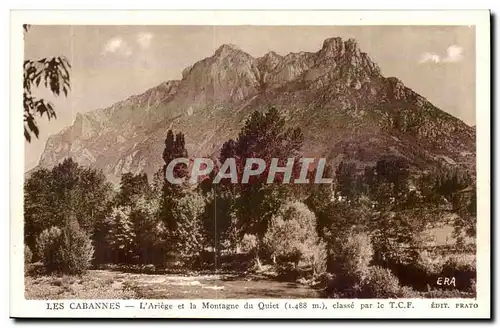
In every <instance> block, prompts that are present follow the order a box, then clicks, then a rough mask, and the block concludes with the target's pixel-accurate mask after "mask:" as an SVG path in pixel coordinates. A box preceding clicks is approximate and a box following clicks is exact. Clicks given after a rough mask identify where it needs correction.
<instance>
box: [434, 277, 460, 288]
mask: <svg viewBox="0 0 500 328" xmlns="http://www.w3.org/2000/svg"><path fill="white" fill-rule="evenodd" d="M437 284H438V285H439V286H453V287H456V284H455V277H452V278H448V277H439V278H438V280H437Z"/></svg>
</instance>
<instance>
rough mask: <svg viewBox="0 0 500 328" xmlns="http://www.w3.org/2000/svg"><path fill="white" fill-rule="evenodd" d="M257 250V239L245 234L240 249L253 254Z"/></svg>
mask: <svg viewBox="0 0 500 328" xmlns="http://www.w3.org/2000/svg"><path fill="white" fill-rule="evenodd" d="M256 248H257V237H256V236H255V235H251V234H245V235H244V236H243V238H242V240H241V243H240V249H241V251H242V252H244V253H253V252H254V251H255V249H256Z"/></svg>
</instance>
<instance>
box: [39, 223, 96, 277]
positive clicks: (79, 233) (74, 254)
mask: <svg viewBox="0 0 500 328" xmlns="http://www.w3.org/2000/svg"><path fill="white" fill-rule="evenodd" d="M37 245H38V250H39V255H40V257H41V258H42V262H43V265H44V267H45V270H47V271H48V272H53V271H57V272H64V273H67V274H81V273H83V272H84V271H85V270H87V269H88V267H89V266H90V261H91V260H92V256H93V254H94V248H93V246H92V242H91V239H90V238H89V237H88V236H87V234H86V233H85V231H83V230H82V229H81V228H80V226H79V224H78V222H77V221H76V219H74V218H70V219H69V220H68V222H67V225H66V226H65V227H64V229H63V230H61V229H60V228H58V227H52V228H50V229H47V230H44V231H43V232H42V233H41V234H40V236H39V238H38V242H37Z"/></svg>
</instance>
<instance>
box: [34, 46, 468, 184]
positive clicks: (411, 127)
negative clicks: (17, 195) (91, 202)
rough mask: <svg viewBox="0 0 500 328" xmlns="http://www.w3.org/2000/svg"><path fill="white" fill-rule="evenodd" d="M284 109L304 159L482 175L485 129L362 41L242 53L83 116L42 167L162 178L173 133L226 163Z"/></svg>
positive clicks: (59, 137) (53, 141) (230, 51)
mask: <svg viewBox="0 0 500 328" xmlns="http://www.w3.org/2000/svg"><path fill="white" fill-rule="evenodd" d="M270 106H274V107H276V108H278V109H279V110H280V112H282V113H283V115H285V116H286V118H287V121H288V123H289V124H290V125H295V126H299V127H301V128H302V129H303V131H304V134H305V144H304V154H310V155H321V156H327V157H328V158H329V159H330V160H331V161H340V160H342V159H344V158H349V159H352V160H356V161H358V162H360V163H368V162H372V161H374V160H376V158H377V157H379V156H381V155H383V154H394V155H398V156H403V157H406V158H407V159H409V161H410V162H411V163H412V164H413V165H415V166H416V167H420V168H421V169H426V168H428V167H430V166H433V165H438V164H446V165H459V166H463V167H464V168H467V169H471V170H474V167H475V164H474V161H475V129H474V128H472V127H469V126H467V125H466V124H465V123H464V122H462V121H461V120H459V119H458V118H455V117H453V116H452V115H450V114H448V113H446V112H444V111H442V110H440V109H438V108H437V107H435V106H434V105H432V104H431V103H430V102H429V101H428V100H427V99H426V98H424V97H422V96H421V95H419V94H417V93H416V92H414V91H413V90H411V89H409V88H407V87H406V86H405V85H404V83H403V82H402V81H400V80H399V79H397V78H395V77H389V78H386V77H384V76H383V75H382V73H381V69H380V67H379V66H378V65H377V64H376V63H374V62H373V61H372V60H371V59H370V57H369V56H368V55H367V54H366V53H364V52H362V51H361V49H360V48H359V46H358V44H357V42H356V41H355V40H354V39H348V40H345V41H344V40H342V39H341V38H338V37H334V38H328V39H326V40H324V42H323V45H322V47H321V49H319V50H318V51H317V52H299V53H289V54H286V55H279V54H277V53H275V52H273V51H270V52H268V53H266V54H265V55H263V56H261V57H257V58H254V57H252V56H251V55H249V54H248V53H246V52H244V51H243V50H241V49H240V48H239V47H237V46H234V45H227V44H224V45H221V46H220V47H219V48H217V49H216V50H215V52H214V54H213V55H212V56H210V57H207V58H204V59H202V60H200V61H198V62H196V63H194V64H193V65H191V66H188V67H186V68H185V69H184V70H183V72H182V78H181V79H180V80H173V81H165V82H163V83H161V84H159V85H157V86H155V87H153V88H150V89H148V90H146V91H145V92H144V93H142V94H138V95H133V96H130V97H128V98H127V99H125V100H122V101H119V102H117V103H115V104H113V105H111V106H109V107H107V108H103V109H97V110H93V111H90V112H87V113H85V114H77V116H76V118H75V121H74V122H73V124H72V125H71V126H70V127H68V128H66V129H64V130H63V131H61V132H60V133H59V134H56V135H53V136H51V137H49V139H48V141H47V143H46V147H45V150H44V152H43V154H42V156H41V158H40V161H39V164H38V166H37V167H46V168H50V167H52V166H54V165H55V164H57V163H59V162H60V161H62V160H63V159H64V158H66V157H70V156H71V157H73V159H75V160H76V161H77V162H79V163H80V164H83V165H90V166H93V167H96V168H100V169H102V170H103V171H104V173H105V175H106V176H107V177H108V179H110V180H111V181H112V182H117V181H119V177H120V175H121V174H122V173H126V172H132V173H139V172H146V173H147V174H148V175H151V174H153V173H154V172H155V171H156V170H157V169H158V168H159V167H161V165H162V159H161V153H162V149H163V141H164V138H165V135H166V132H167V130H168V129H171V128H173V129H175V130H176V131H181V132H183V133H184V134H185V135H186V143H187V148H188V152H189V154H190V155H191V156H217V153H218V150H219V149H220V146H221V145H222V143H223V142H224V141H226V140H227V139H229V138H235V137H237V133H238V132H239V128H241V126H242V124H243V122H244V120H245V118H246V117H247V116H248V115H249V113H251V112H252V111H253V110H265V109H266V108H268V107H270Z"/></svg>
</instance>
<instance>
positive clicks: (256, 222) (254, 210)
mask: <svg viewBox="0 0 500 328" xmlns="http://www.w3.org/2000/svg"><path fill="white" fill-rule="evenodd" d="M302 143H303V134H302V132H301V130H300V129H299V128H288V127H287V126H286V121H285V119H284V117H282V116H281V115H280V114H279V112H278V110H277V109H276V108H274V107H272V108H270V109H269V110H268V111H267V112H266V113H264V114H263V113H260V112H258V111H255V112H253V113H252V114H251V115H250V117H249V118H248V120H247V121H246V122H245V125H244V127H243V128H242V130H241V131H240V133H239V136H238V139H237V140H236V141H234V140H229V141H227V142H226V143H225V144H224V145H223V147H222V150H221V156H220V161H221V162H224V161H225V160H226V159H227V158H235V161H236V167H237V172H238V181H241V178H242V174H243V170H244V167H245V165H246V161H247V159H248V158H260V159H263V160H264V162H265V163H266V169H265V170H264V172H263V173H262V174H260V175H258V176H251V177H250V179H249V181H248V183H247V184H239V185H237V189H236V190H235V192H236V193H237V194H238V195H239V197H237V199H236V211H237V219H238V226H239V231H240V233H241V234H242V235H243V234H245V233H248V234H255V235H256V236H257V237H258V239H259V241H262V238H263V236H264V234H265V232H266V230H267V226H268V223H269V221H270V219H271V217H272V216H273V215H274V214H276V213H277V211H278V210H279V208H280V207H281V205H282V204H283V202H284V200H285V199H286V198H287V197H288V196H289V194H288V192H287V188H286V185H284V184H281V182H282V181H283V174H276V178H275V181H274V183H273V184H267V175H268V173H269V167H270V164H271V159H272V158H277V159H278V165H279V166H284V165H285V164H286V161H287V159H288V158H293V159H295V164H296V165H295V166H294V170H293V171H294V172H293V174H292V178H293V177H294V176H296V175H297V174H298V170H299V165H298V158H299V151H300V148H301V147H302ZM222 184H224V180H223V181H222ZM232 188H235V186H232Z"/></svg>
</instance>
